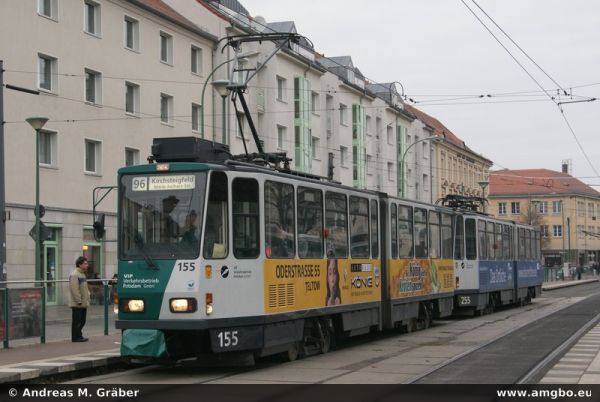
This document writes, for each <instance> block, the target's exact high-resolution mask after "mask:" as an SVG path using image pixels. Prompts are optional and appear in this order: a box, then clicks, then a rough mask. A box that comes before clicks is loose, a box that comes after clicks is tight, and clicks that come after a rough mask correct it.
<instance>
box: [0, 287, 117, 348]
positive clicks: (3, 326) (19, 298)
mask: <svg viewBox="0 0 600 402" xmlns="http://www.w3.org/2000/svg"><path fill="white" fill-rule="evenodd" d="M68 283H69V280H68V279H57V280H13V281H0V305H2V308H1V309H0V333H1V334H2V336H1V338H2V340H3V347H4V348H5V349H7V348H9V345H10V340H11V335H13V336H14V337H13V339H23V338H31V337H36V336H37V332H38V331H37V328H38V325H39V338H40V343H42V344H44V343H46V329H47V313H48V310H49V309H53V310H54V312H55V315H57V317H58V318H59V320H58V321H57V322H62V321H67V318H68V319H69V320H70V316H69V315H68V314H67V313H65V311H68V310H67V309H66V307H67V303H66V300H67V297H65V296H64V295H65V294H67V292H68V286H67V289H63V291H62V292H60V293H62V294H63V301H62V303H61V302H60V301H59V300H58V295H59V292H58V290H59V289H60V288H59V287H60V286H64V284H68ZM87 283H88V287H89V288H90V299H91V300H90V302H91V303H95V304H94V310H96V311H97V310H98V308H96V307H95V305H96V304H99V305H102V318H103V333H104V335H105V336H107V335H109V318H110V311H109V305H111V304H112V297H111V295H112V293H113V292H114V291H116V280H115V279H103V278H99V279H88V280H87ZM23 285H31V286H23ZM11 296H14V297H11ZM49 296H52V297H51V299H53V300H54V301H55V303H53V304H52V305H48V303H47V301H48V297H49ZM90 307H92V306H90ZM38 317H39V318H38ZM61 317H62V318H63V320H60V318H61ZM88 322H89V320H88ZM18 325H20V326H21V327H22V328H19V329H20V331H17V326H18ZM17 332H22V336H19V334H18V333H17ZM32 333H35V334H36V335H33V336H32V335H31V334H32ZM15 337H16V338H15Z"/></svg>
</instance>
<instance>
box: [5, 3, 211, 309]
mask: <svg viewBox="0 0 600 402" xmlns="http://www.w3.org/2000/svg"><path fill="white" fill-rule="evenodd" d="M0 26H2V29H3V32H4V33H5V34H4V35H1V36H0V59H2V60H3V63H4V70H5V71H4V82H5V84H9V85H14V86H18V87H22V88H27V89H33V90H38V91H39V95H32V94H29V93H24V92H19V91H14V90H9V89H6V88H5V89H4V120H5V121H6V124H5V126H4V128H5V132H4V134H5V135H4V138H5V149H6V153H5V159H6V163H5V167H6V172H5V173H6V209H7V221H6V231H7V266H8V273H7V274H8V279H9V280H18V279H32V278H36V277H37V278H39V276H41V273H37V275H36V273H34V259H35V258H34V254H35V253H34V247H35V243H34V241H33V240H32V239H31V238H30V237H29V236H28V232H29V230H30V228H31V227H32V226H33V224H34V221H35V218H34V213H33V207H34V200H35V194H34V190H35V181H34V177H35V132H34V131H33V129H32V128H31V127H30V126H29V124H27V123H26V122H25V119H26V118H28V117H30V116H45V117H47V118H49V121H48V122H47V124H46V125H45V127H44V128H43V130H42V132H41V135H40V144H41V145H40V202H41V204H43V205H44V206H45V207H46V215H45V216H44V217H43V219H42V221H43V222H44V223H45V224H46V226H48V227H49V228H51V230H52V237H51V239H50V240H49V241H46V242H45V243H44V250H43V259H42V261H43V267H42V268H43V271H44V272H43V276H44V277H45V278H48V279H60V278H66V277H68V275H69V273H70V272H71V271H72V269H73V266H74V261H75V259H76V257H77V256H79V255H81V254H82V253H83V254H85V255H86V256H87V257H88V258H89V259H90V262H91V266H92V268H91V270H92V272H96V273H99V274H100V276H101V277H111V276H112V274H113V272H114V271H115V264H116V243H114V242H106V243H104V242H103V243H100V242H96V241H95V240H94V237H93V233H92V230H91V225H92V222H93V219H92V214H91V211H92V191H93V189H94V188H96V187H108V186H114V185H116V177H117V176H116V174H117V173H116V172H117V169H118V168H119V167H121V166H125V165H128V164H135V163H144V161H145V159H146V157H147V156H148V154H149V149H150V144H151V142H152V138H153V137H166V136H176V135H179V136H183V135H194V134H196V133H199V132H200V121H199V114H200V107H201V104H202V100H201V99H200V91H201V88H202V85H203V83H204V82H205V78H204V77H205V74H206V73H207V72H210V71H211V68H212V67H211V66H212V53H213V46H214V45H215V43H216V40H217V37H216V36H215V35H213V34H210V33H208V32H205V31H204V30H202V29H200V28H199V27H198V26H196V25H194V24H193V23H191V22H190V21H188V20H187V19H185V18H184V17H182V16H181V15H179V14H178V13H176V12H175V11H174V10H173V9H171V8H170V7H168V6H167V5H165V4H164V3H162V2H160V1H153V0H139V1H122V0H96V1H91V0H80V1H79V0H69V1H61V0H23V1H16V0H9V1H3V2H0ZM8 33H10V34H8ZM205 109H206V112H207V113H208V114H209V115H212V109H211V104H210V103H209V104H207V105H206V106H205ZM209 124H210V123H209ZM115 193H116V192H112V193H111V194H109V196H108V197H107V198H106V199H105V200H104V201H103V202H102V203H101V204H99V205H98V207H97V209H98V211H102V212H107V213H108V214H109V216H108V218H107V225H108V226H109V228H108V232H107V239H112V240H114V239H116V232H115V230H114V227H115V211H116V197H115ZM60 298H61V295H57V299H55V300H49V302H50V303H52V302H57V301H60Z"/></svg>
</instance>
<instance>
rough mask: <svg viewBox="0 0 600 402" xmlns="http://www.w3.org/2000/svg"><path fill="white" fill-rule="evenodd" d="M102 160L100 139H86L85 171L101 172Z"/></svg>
mask: <svg viewBox="0 0 600 402" xmlns="http://www.w3.org/2000/svg"><path fill="white" fill-rule="evenodd" d="M101 162H102V143H101V142H100V141H94V140H88V139H86V140H85V172H86V173H92V174H100V173H101V172H102V170H101V168H102V166H101Z"/></svg>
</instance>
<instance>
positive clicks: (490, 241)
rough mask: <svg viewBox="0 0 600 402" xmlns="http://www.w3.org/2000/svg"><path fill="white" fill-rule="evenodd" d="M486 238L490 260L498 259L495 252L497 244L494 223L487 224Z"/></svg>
mask: <svg viewBox="0 0 600 402" xmlns="http://www.w3.org/2000/svg"><path fill="white" fill-rule="evenodd" d="M485 233H486V238H487V255H488V258H489V259H490V260H493V259H494V258H496V256H495V253H494V251H495V250H496V244H495V243H494V240H495V235H494V223H493V222H487V224H486V231H485Z"/></svg>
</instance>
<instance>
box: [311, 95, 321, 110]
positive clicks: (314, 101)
mask: <svg viewBox="0 0 600 402" xmlns="http://www.w3.org/2000/svg"><path fill="white" fill-rule="evenodd" d="M310 109H311V111H312V112H313V113H314V114H317V115H318V114H319V110H320V109H321V105H320V104H319V93H318V92H314V91H313V92H312V93H311V94H310Z"/></svg>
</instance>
